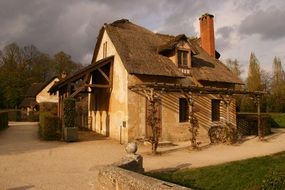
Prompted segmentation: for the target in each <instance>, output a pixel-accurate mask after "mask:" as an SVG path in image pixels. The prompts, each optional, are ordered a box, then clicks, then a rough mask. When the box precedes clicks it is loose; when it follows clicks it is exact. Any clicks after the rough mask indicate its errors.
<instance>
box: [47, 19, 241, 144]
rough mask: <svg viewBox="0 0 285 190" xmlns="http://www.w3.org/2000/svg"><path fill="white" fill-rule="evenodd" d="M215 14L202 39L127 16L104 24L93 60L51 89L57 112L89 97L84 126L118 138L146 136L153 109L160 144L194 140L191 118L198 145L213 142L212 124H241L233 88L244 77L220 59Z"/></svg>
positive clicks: (203, 28)
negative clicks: (72, 99)
mask: <svg viewBox="0 0 285 190" xmlns="http://www.w3.org/2000/svg"><path fill="white" fill-rule="evenodd" d="M213 19H214V16H213V15H210V14H204V15H202V16H201V17H200V19H199V20H200V37H199V38H189V37H187V36H185V35H184V34H181V35H178V36H172V35H165V34H159V33H154V32H152V31H149V30H148V29H145V28H143V27H141V26H138V25H136V24H134V23H132V22H130V21H129V20H126V19H122V20H117V21H115V22H113V23H111V24H104V26H103V27H102V28H101V30H100V31H99V36H98V38H97V42H96V46H95V50H94V54H93V59H92V63H91V64H90V65H88V66H87V67H85V68H83V69H82V70H80V71H78V72H76V73H74V74H73V75H71V76H68V77H66V78H65V79H64V80H62V81H60V82H58V83H56V84H55V85H54V86H53V87H52V88H51V89H50V92H51V93H53V92H56V91H59V115H60V116H61V117H62V113H63V106H62V104H63V103H62V102H63V99H64V98H66V97H75V98H76V97H79V96H82V95H84V94H85V95H86V94H88V126H86V127H88V128H89V129H91V130H93V131H96V132H97V133H100V134H103V135H106V136H110V137H111V138H114V139H117V140H120V141H121V142H129V141H132V140H135V139H142V140H144V139H148V138H149V137H150V136H151V135H152V130H151V129H150V126H149V122H147V120H148V118H149V115H151V114H155V118H157V120H156V121H157V122H158V126H159V128H160V130H159V131H160V132H159V135H160V140H161V141H183V140H189V139H190V137H191V133H190V132H189V118H191V117H193V116H195V118H196V121H197V122H198V125H199V130H198V137H197V140H198V141H200V142H209V137H208V130H209V129H210V127H211V126H214V125H220V124H224V123H225V122H227V123H231V124H232V126H236V123H237V122H236V103H235V100H234V99H233V98H232V94H233V93H229V92H233V91H235V90H236V89H235V88H236V85H240V84H242V82H241V81H240V79H239V78H238V77H237V76H235V75H234V74H233V73H232V72H231V71H230V70H229V69H228V68H227V67H226V66H225V65H224V64H223V63H222V62H221V61H219V56H220V55H219V53H218V52H217V51H216V49H215V37H214V36H215V35H214V20H213ZM154 99H155V100H156V102H157V103H156V105H155V110H156V111H155V112H152V111H150V109H149V108H150V101H152V100H154Z"/></svg>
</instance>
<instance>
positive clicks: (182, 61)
mask: <svg viewBox="0 0 285 190" xmlns="http://www.w3.org/2000/svg"><path fill="white" fill-rule="evenodd" d="M177 56H178V57H177V59H178V66H179V67H188V51H183V50H178V51H177Z"/></svg>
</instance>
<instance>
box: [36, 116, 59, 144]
mask: <svg viewBox="0 0 285 190" xmlns="http://www.w3.org/2000/svg"><path fill="white" fill-rule="evenodd" d="M39 136H40V138H42V139H44V140H56V139H59V137H60V127H59V118H58V117H57V116H54V115H52V114H51V113H49V112H44V113H41V114H40V124H39Z"/></svg>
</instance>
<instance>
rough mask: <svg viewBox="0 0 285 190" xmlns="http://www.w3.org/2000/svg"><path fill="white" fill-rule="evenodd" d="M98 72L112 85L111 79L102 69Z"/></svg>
mask: <svg viewBox="0 0 285 190" xmlns="http://www.w3.org/2000/svg"><path fill="white" fill-rule="evenodd" d="M98 71H99V72H100V73H101V75H103V77H104V78H105V79H106V80H107V81H108V83H110V78H109V77H108V76H107V75H106V74H105V73H104V72H103V71H102V69H100V68H98Z"/></svg>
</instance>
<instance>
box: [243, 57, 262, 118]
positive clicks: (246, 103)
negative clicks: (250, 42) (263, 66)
mask: <svg viewBox="0 0 285 190" xmlns="http://www.w3.org/2000/svg"><path fill="white" fill-rule="evenodd" d="M246 88H247V90H249V91H261V90H263V85H262V81H261V70H260V66H259V61H258V59H257V58H256V56H255V54H254V53H251V54H250V59H249V67H248V76H247V79H246ZM241 111H250V112H255V111H256V106H255V105H254V102H253V101H252V100H251V99H250V98H249V97H245V96H244V97H243V99H242V103H241ZM262 111H265V110H262Z"/></svg>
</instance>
